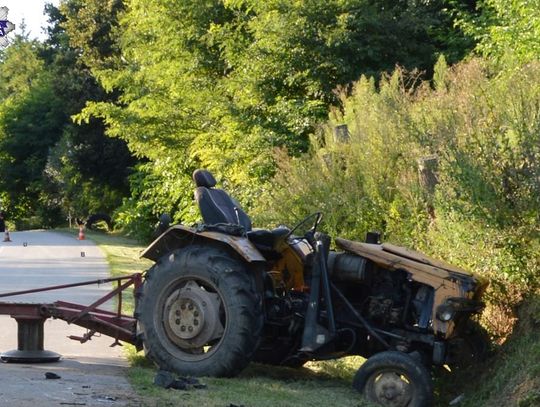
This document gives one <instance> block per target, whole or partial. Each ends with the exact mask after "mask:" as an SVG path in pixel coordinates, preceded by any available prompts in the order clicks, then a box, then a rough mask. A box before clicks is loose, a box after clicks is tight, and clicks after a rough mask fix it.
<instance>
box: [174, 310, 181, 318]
mask: <svg viewBox="0 0 540 407" xmlns="http://www.w3.org/2000/svg"><path fill="white" fill-rule="evenodd" d="M175 314H176V316H177V317H179V316H180V310H178V309H177V310H176V312H175Z"/></svg>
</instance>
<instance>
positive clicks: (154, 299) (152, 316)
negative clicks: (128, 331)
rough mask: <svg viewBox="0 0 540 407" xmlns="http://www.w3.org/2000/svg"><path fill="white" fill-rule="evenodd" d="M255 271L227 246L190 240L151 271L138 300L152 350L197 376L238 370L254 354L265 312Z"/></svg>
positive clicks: (168, 365) (159, 359)
mask: <svg viewBox="0 0 540 407" xmlns="http://www.w3.org/2000/svg"><path fill="white" fill-rule="evenodd" d="M253 280H254V279H253V277H252V276H251V274H249V272H248V270H246V269H245V267H244V265H243V264H242V263H241V262H240V261H238V260H237V259H234V258H231V257H230V256H229V255H228V254H227V253H226V252H224V251H222V250H219V249H216V248H213V247H203V246H189V247H187V248H185V249H181V250H177V251H174V252H172V253H171V254H170V255H167V256H164V258H162V259H160V261H158V262H157V263H156V265H154V267H153V268H152V269H151V270H150V271H149V272H148V273H147V275H146V278H145V281H144V284H143V288H142V294H141V296H140V298H139V300H138V304H137V316H138V322H139V332H140V335H141V337H142V340H143V345H144V349H145V352H146V354H147V356H148V357H149V358H150V359H151V360H153V361H154V362H155V363H156V364H157V365H158V366H159V367H160V368H161V369H164V370H169V371H174V372H177V373H179V374H183V375H191V376H234V375H235V374H237V373H239V372H240V371H241V370H242V369H243V368H244V367H245V366H246V365H247V364H248V363H249V361H250V360H251V357H252V355H253V352H254V351H255V348H256V346H257V344H258V341H259V335H260V330H261V327H262V323H263V320H262V312H261V307H260V300H259V295H257V292H256V290H255V283H254V281H253Z"/></svg>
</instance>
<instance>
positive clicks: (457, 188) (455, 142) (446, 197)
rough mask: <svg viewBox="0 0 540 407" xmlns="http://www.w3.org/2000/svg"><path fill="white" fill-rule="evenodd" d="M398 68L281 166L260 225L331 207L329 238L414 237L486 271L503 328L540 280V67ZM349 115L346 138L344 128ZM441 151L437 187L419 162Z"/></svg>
mask: <svg viewBox="0 0 540 407" xmlns="http://www.w3.org/2000/svg"><path fill="white" fill-rule="evenodd" d="M416 78H417V76H416V75H415V73H405V72H403V71H402V70H400V69H397V70H396V71H395V72H394V74H393V75H392V76H389V77H387V78H384V79H383V80H382V81H381V82H380V84H379V86H378V87H376V86H375V84H374V82H373V81H372V80H369V79H366V78H362V79H361V80H360V81H359V82H357V83H356V84H355V85H354V87H353V88H352V91H351V92H348V93H347V92H345V91H344V92H342V94H341V98H342V105H343V108H342V109H341V110H338V109H336V110H334V111H333V112H332V113H331V115H330V118H329V121H328V124H327V126H325V127H324V128H321V129H320V131H319V134H318V136H316V137H313V138H312V140H311V150H310V151H309V153H308V154H305V155H304V156H301V157H299V158H290V157H289V156H288V155H287V154H285V153H284V152H282V151H280V152H277V153H276V156H275V157H276V161H277V163H278V167H279V170H278V171H277V174H276V176H275V178H274V180H273V183H272V184H271V185H268V186H266V187H265V189H264V191H263V193H262V194H261V195H260V196H259V198H258V200H257V201H256V204H255V210H254V212H255V215H256V220H257V221H258V222H259V223H260V224H265V225H270V224H277V223H285V224H293V223H294V222H295V221H297V220H298V219H300V218H301V217H302V216H304V215H306V214H307V213H309V212H314V211H317V210H320V211H322V212H324V213H325V216H326V217H325V224H324V227H325V229H326V231H327V232H329V233H330V234H331V235H333V236H334V237H335V236H342V237H347V238H353V239H363V236H364V235H365V232H366V231H368V230H373V229H376V230H380V231H381V232H383V236H384V238H385V240H390V241H393V242H395V243H398V244H403V245H406V246H411V247H413V248H417V249H420V250H423V251H425V252H427V253H429V254H432V255H435V256H437V257H440V258H443V259H445V260H447V261H450V262H453V263H456V264H457V265H458V266H461V267H464V268H467V269H470V270H473V271H475V272H477V273H479V274H482V275H484V276H486V277H488V278H489V279H490V280H491V281H492V284H491V288H490V290H489V291H488V293H487V299H488V301H489V302H490V304H491V307H492V309H491V312H488V313H487V315H490V314H491V316H492V318H491V323H490V324H488V325H489V326H490V328H491V330H492V331H493V333H495V334H498V335H501V336H504V335H506V334H507V333H508V331H509V327H510V325H511V321H512V318H511V311H512V307H513V305H515V304H516V303H517V302H518V301H519V300H520V299H521V298H522V296H523V295H524V294H526V293H529V292H531V290H533V289H534V288H535V287H538V285H539V281H538V277H537V275H538V271H539V266H540V258H539V256H538V254H537V253H538V250H537V249H538V246H539V245H538V227H537V225H538V224H539V220H540V218H539V216H540V213H539V210H538V208H540V201H539V199H540V184H539V183H538V179H539V177H540V131H539V130H540V85H538V84H539V83H540V64H529V65H527V66H524V67H523V68H521V69H520V70H517V71H514V72H512V73H507V74H501V75H499V76H492V75H491V73H490V72H489V70H488V68H486V66H485V65H484V63H483V62H482V61H480V60H471V61H469V62H466V63H461V64H459V65H457V66H455V67H452V68H448V67H447V66H446V63H445V62H444V60H443V59H441V60H439V62H438V63H437V65H436V67H435V75H434V78H435V79H434V80H433V81H432V82H419V81H417V80H416ZM342 124H346V125H347V127H348V131H349V137H348V139H340V138H339V137H336V136H335V131H334V129H335V127H336V126H338V125H342ZM426 157H431V158H433V157H436V160H437V162H436V166H435V168H434V170H435V172H434V173H433V175H434V176H436V186H435V185H430V184H429V183H428V184H426V182H425V178H424V177H422V176H421V175H422V174H421V168H420V165H419V163H422V162H423V160H424V158H426Z"/></svg>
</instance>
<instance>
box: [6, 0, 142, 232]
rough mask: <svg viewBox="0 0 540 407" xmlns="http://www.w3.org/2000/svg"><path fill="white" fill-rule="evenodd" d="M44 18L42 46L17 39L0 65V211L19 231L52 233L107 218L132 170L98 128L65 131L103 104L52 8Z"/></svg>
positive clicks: (95, 123) (122, 148)
mask: <svg viewBox="0 0 540 407" xmlns="http://www.w3.org/2000/svg"><path fill="white" fill-rule="evenodd" d="M64 4H65V5H66V4H67V2H66V3H64ZM46 12H47V14H48V16H49V22H50V23H51V26H50V27H49V29H48V34H49V36H48V39H47V41H46V42H45V43H44V44H42V43H38V42H36V41H30V40H28V38H26V36H25V35H24V34H23V35H22V36H19V37H17V38H16V40H15V41H14V43H13V44H12V45H11V46H10V47H8V48H7V49H6V50H5V51H4V52H3V53H2V55H1V60H0V64H1V69H0V79H1V82H0V97H1V100H2V102H1V103H0V150H1V151H2V153H1V154H2V157H1V158H2V159H1V162H0V169H1V171H2V174H3V176H2V178H1V180H0V190H1V191H2V192H3V194H2V195H3V199H2V206H3V208H4V209H7V210H8V212H9V214H10V216H11V218H12V219H14V220H15V221H17V223H18V224H19V225H21V226H24V225H31V226H33V227H43V226H45V227H50V226H55V225H58V224H59V223H63V222H64V220H65V217H66V216H67V215H68V213H71V214H73V215H75V216H80V217H84V216H86V215H87V214H89V213H92V212H109V213H112V211H113V210H114V209H116V207H118V206H119V205H120V204H121V201H122V197H123V196H124V195H126V194H127V192H128V184H127V181H126V178H127V175H128V174H129V167H130V166H131V165H133V163H134V160H133V158H132V156H131V154H130V153H129V151H128V150H127V147H126V145H125V143H124V142H123V141H121V140H113V139H110V138H108V137H106V136H105V134H104V125H103V123H102V122H101V121H99V120H97V119H93V120H91V121H89V123H88V124H85V125H79V126H77V125H74V124H73V123H72V120H71V118H70V115H72V114H75V113H77V112H79V111H80V109H82V107H83V106H84V104H85V103H86V101H88V100H104V99H106V97H105V94H104V92H103V90H102V89H101V88H100V86H99V85H98V84H97V83H96V81H95V80H94V79H93V77H92V75H91V73H90V71H89V70H88V68H87V67H86V66H85V65H84V64H83V63H82V62H81V58H80V56H79V52H78V50H77V49H74V48H72V47H70V46H69V44H68V37H67V34H66V32H65V30H64V29H63V28H62V27H61V24H62V23H63V22H64V21H65V16H64V15H63V14H62V13H61V12H60V11H59V10H58V9H57V8H55V7H53V6H52V5H47V7H46ZM106 100H111V99H110V98H107V99H106Z"/></svg>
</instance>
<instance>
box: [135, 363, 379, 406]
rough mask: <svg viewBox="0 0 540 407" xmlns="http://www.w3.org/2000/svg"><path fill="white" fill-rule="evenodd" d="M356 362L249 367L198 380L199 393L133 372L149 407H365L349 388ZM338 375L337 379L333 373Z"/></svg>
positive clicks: (143, 370)
mask: <svg viewBox="0 0 540 407" xmlns="http://www.w3.org/2000/svg"><path fill="white" fill-rule="evenodd" d="M360 363H361V361H360V360H359V358H345V359H343V360H340V361H332V362H318V363H308V364H307V366H306V367H304V368H301V369H289V368H280V367H269V366H264V365H259V364H256V363H252V364H251V365H249V366H248V367H247V368H246V369H245V370H244V371H243V372H242V373H241V374H240V375H239V376H238V377H234V378H227V379H224V378H210V377H208V378H200V382H201V383H204V384H206V385H207V386H208V388H207V389H202V390H190V391H179V390H167V389H162V388H159V387H156V386H154V385H153V384H152V381H153V378H154V374H155V371H154V370H152V369H148V368H132V369H131V370H130V375H129V376H130V379H131V382H132V384H133V386H134V388H136V389H138V391H141V392H142V394H143V395H144V396H146V397H147V398H149V400H148V401H147V403H148V404H147V405H148V406H173V405H174V406H177V405H181V406H182V407H226V406H230V405H236V406H245V407H248V406H249V407H255V406H256V407H279V406H283V407H288V406H291V407H293V406H295V407H308V406H314V407H315V406H317V407H321V406H344V407H345V406H355V407H356V406H357V407H363V406H368V405H369V404H368V403H366V402H365V401H363V400H362V398H361V396H360V394H359V393H357V392H356V391H354V390H353V389H352V387H351V381H352V376H353V374H354V372H355V371H356V367H357V366H358V365H359V364H360ZM336 368H337V369H339V370H340V375H338V376H335V375H334V374H333V372H334V371H335V369H336Z"/></svg>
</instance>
